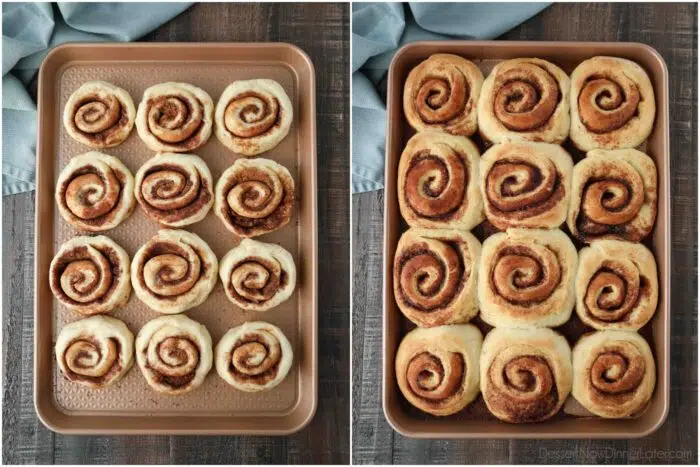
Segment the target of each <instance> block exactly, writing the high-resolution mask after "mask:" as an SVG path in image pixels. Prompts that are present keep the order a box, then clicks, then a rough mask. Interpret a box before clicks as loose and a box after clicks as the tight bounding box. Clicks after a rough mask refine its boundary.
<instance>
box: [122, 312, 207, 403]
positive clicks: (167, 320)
mask: <svg viewBox="0 0 700 467" xmlns="http://www.w3.org/2000/svg"><path fill="white" fill-rule="evenodd" d="M212 360H213V352H212V343H211V335H209V331H207V328H205V327H204V326H203V325H202V324H200V323H198V322H196V321H194V320H192V319H190V318H188V317H187V316H185V315H177V316H161V317H160V318H156V319H154V320H151V321H149V322H148V323H146V324H145V325H144V326H143V327H142V328H141V330H140V331H139V333H138V336H136V362H137V363H138V365H139V368H140V369H141V373H143V376H144V378H146V382H147V383H148V385H149V386H151V388H153V389H154V390H155V391H157V392H160V393H163V394H169V395H171V396H177V395H181V394H185V393H188V392H190V391H192V390H193V389H195V388H196V387H198V386H200V385H201V384H202V382H204V378H206V376H207V374H208V373H209V370H211V366H212Z"/></svg>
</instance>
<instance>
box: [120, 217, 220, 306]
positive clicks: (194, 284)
mask: <svg viewBox="0 0 700 467" xmlns="http://www.w3.org/2000/svg"><path fill="white" fill-rule="evenodd" d="M218 268H219V261H218V260H217V259H216V255H215V254H214V252H213V251H211V248H209V245H207V244H206V242H205V241H204V240H202V239H201V238H200V237H199V236H198V235H195V234H193V233H190V232H187V231H185V230H161V231H159V232H158V233H157V234H156V235H155V236H154V237H153V238H151V239H150V240H149V241H148V242H147V243H146V244H144V245H143V246H142V247H141V248H139V250H138V251H137V252H136V254H135V255H134V259H133V261H132V262H131V283H132V285H133V286H134V291H135V292H136V295H137V296H138V297H139V298H140V299H141V301H142V302H144V303H145V304H146V305H148V306H149V307H150V308H151V309H153V310H155V311H157V312H159V313H166V314H174V313H182V312H183V311H185V310H189V309H190V308H194V307H196V306H199V305H201V304H202V303H203V302H204V300H206V299H207V297H208V296H209V293H210V292H211V291H212V289H213V288H214V285H215V284H216V272H217V271H218Z"/></svg>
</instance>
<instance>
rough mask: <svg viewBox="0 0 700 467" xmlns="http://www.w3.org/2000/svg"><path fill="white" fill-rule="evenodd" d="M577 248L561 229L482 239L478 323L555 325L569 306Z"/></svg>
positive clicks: (519, 231) (565, 317)
mask: <svg viewBox="0 0 700 467" xmlns="http://www.w3.org/2000/svg"><path fill="white" fill-rule="evenodd" d="M577 261H578V258H577V254H576V248H575V247H574V245H573V243H571V240H570V239H569V237H567V236H566V234H565V233H564V232H562V231H561V230H539V229H508V231H507V232H500V233H497V234H495V235H492V236H490V237H489V238H487V239H486V241H484V245H483V249H482V251H481V260H480V262H479V275H478V294H479V305H480V307H481V319H483V320H484V321H485V322H487V323H488V324H490V325H491V326H502V327H520V326H523V325H526V326H536V327H554V326H559V325H561V324H564V323H565V322H566V321H567V320H568V319H569V317H570V316H571V312H572V310H573V308H574V301H575V295H574V279H575V275H576V264H577Z"/></svg>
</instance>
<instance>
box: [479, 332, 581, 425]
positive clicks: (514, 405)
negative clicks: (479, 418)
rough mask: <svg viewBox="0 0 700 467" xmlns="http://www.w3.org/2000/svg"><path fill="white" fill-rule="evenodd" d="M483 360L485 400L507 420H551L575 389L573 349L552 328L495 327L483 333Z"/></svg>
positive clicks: (496, 413)
mask: <svg viewBox="0 0 700 467" xmlns="http://www.w3.org/2000/svg"><path fill="white" fill-rule="evenodd" d="M480 366H481V393H482V394H483V395H484V401H486V406H487V407H488V408H489V411H490V412H491V413H492V414H493V415H495V416H496V417H498V418H499V419H501V420H503V421H505V422H509V423H531V422H540V421H543V420H547V419H548V418H551V417H552V416H553V415H554V414H556V413H557V412H559V410H560V409H561V407H562V405H564V402H565V401H566V398H567V396H568V395H569V393H570V392H571V385H572V378H573V376H572V369H571V349H570V347H569V344H568V342H567V341H566V339H565V338H564V337H563V336H561V335H560V334H558V333H556V332H554V331H552V330H551V329H543V328H539V329H535V328H531V329H504V328H494V329H493V330H491V332H489V333H488V334H487V335H486V338H484V345H483V347H482V349H481V358H480Z"/></svg>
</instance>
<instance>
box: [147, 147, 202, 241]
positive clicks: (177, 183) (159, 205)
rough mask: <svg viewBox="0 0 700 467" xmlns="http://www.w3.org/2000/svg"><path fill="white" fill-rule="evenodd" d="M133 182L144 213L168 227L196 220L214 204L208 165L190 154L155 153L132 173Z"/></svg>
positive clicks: (187, 223)
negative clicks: (134, 176)
mask: <svg viewBox="0 0 700 467" xmlns="http://www.w3.org/2000/svg"><path fill="white" fill-rule="evenodd" d="M135 185H136V188H135V190H134V192H135V195H136V200H137V201H138V202H139V204H140V205H141V208H143V210H144V212H145V213H146V215H147V216H148V217H149V218H151V219H152V220H154V221H156V222H158V223H160V224H162V225H165V226H168V227H183V226H185V225H190V224H194V223H195V222H199V221H200V220H202V219H204V217H205V216H206V215H207V213H208V212H209V209H211V206H212V205H213V204H214V182H213V181H212V177H211V172H210V171H209V167H207V164H206V163H205V162H204V161H203V160H202V159H200V158H199V157H197V156H195V155H193V154H175V153H160V154H157V155H156V156H155V157H153V158H151V159H149V160H148V161H146V163H145V164H143V165H142V166H141V168H140V169H139V171H138V172H136V182H135Z"/></svg>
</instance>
